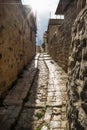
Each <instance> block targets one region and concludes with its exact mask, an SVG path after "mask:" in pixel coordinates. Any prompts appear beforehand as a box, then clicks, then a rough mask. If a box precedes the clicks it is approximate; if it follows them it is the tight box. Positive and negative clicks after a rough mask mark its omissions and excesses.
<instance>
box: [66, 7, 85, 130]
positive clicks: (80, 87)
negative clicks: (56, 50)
mask: <svg viewBox="0 0 87 130" xmlns="http://www.w3.org/2000/svg"><path fill="white" fill-rule="evenodd" d="M70 52H71V54H70V57H69V70H68V85H67V92H68V97H69V100H68V119H69V124H70V129H69V130H87V6H86V7H85V8H84V9H83V10H82V11H81V12H80V14H79V16H78V17H77V19H76V21H75V23H74V25H73V28H72V44H71V49H70Z"/></svg>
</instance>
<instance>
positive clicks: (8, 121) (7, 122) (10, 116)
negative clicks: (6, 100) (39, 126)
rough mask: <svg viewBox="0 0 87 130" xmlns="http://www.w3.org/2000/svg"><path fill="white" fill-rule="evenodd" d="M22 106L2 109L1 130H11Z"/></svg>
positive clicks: (0, 113) (0, 116) (0, 110)
mask: <svg viewBox="0 0 87 130" xmlns="http://www.w3.org/2000/svg"><path fill="white" fill-rule="evenodd" d="M20 111H21V106H10V107H7V108H2V109H0V130H10V129H11V128H12V127H13V125H14V124H15V121H16V120H17V118H18V116H19V114H20Z"/></svg>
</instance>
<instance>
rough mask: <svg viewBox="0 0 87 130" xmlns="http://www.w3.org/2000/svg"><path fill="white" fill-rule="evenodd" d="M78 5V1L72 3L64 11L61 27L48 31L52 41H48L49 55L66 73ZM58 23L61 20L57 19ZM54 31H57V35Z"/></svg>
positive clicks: (57, 26) (52, 27)
mask: <svg viewBox="0 0 87 130" xmlns="http://www.w3.org/2000/svg"><path fill="white" fill-rule="evenodd" d="M66 2H67V0H66ZM76 3H77V1H76V0H73V1H71V3H70V4H69V6H68V7H67V9H66V10H65V11H64V19H63V20H61V22H59V25H58V24H57V25H55V28H54V25H51V27H50V28H49V30H48V39H50V41H49V40H48V51H49V54H50V55H51V56H52V58H53V59H54V60H55V61H56V62H57V63H58V65H60V66H61V67H62V68H63V69H64V70H65V71H67V69H68V58H69V49H70V43H71V28H72V24H73V23H74V20H75V18H76V9H77V8H76V7H77V4H76ZM72 12H73V13H72ZM57 21H60V19H57ZM52 29H55V32H56V33H55V32H54V30H52ZM50 31H51V32H53V33H51V35H49V33H50Z"/></svg>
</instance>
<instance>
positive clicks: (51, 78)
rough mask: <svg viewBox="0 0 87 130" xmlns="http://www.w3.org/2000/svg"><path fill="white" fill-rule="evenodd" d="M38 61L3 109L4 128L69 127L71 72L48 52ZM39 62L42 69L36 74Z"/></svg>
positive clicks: (55, 129)
mask: <svg viewBox="0 0 87 130" xmlns="http://www.w3.org/2000/svg"><path fill="white" fill-rule="evenodd" d="M34 61H35V62H34V64H32V66H31V67H28V68H27V69H26V71H25V72H24V74H23V75H22V78H21V79H19V80H18V82H17V85H18V87H17V86H16V87H13V89H12V90H11V91H10V92H9V93H8V95H7V97H6V99H5V101H4V104H5V106H4V107H3V108H2V109H0V120H1V119H2V121H1V123H0V126H1V128H4V129H0V130H67V124H68V123H67V118H66V102H67V96H66V81H67V75H66V73H65V72H64V71H63V70H62V68H61V67H60V66H58V65H57V64H56V63H55V62H54V61H53V60H52V59H51V57H50V56H49V55H47V54H40V56H39V60H38V58H37V57H36V58H35V59H34ZM35 64H37V65H38V72H37V74H36V75H35V77H34V76H33V74H34V73H35V71H36V68H37V67H36V66H37V65H35ZM33 66H34V67H33ZM33 68H34V69H33ZM29 73H30V74H31V75H30V74H29ZM33 78H34V80H33V83H32V79H33ZM29 86H31V87H29ZM29 90H30V91H29ZM25 99H26V100H25ZM4 123H5V124H6V127H5V126H4ZM7 124H8V125H7ZM13 126H15V127H13ZM13 128H14V129H13Z"/></svg>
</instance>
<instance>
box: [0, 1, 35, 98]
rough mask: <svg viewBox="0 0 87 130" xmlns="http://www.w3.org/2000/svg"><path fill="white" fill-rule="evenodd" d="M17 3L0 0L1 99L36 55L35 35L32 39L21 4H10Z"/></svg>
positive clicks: (33, 34)
mask: <svg viewBox="0 0 87 130" xmlns="http://www.w3.org/2000/svg"><path fill="white" fill-rule="evenodd" d="M15 1H16V2H19V0H13V1H10V0H8V1H7V0H4V1H2V0H0V97H2V95H3V94H4V93H5V92H6V91H7V90H8V89H9V87H10V85H11V84H12V82H13V81H14V80H16V79H17V75H18V74H19V73H20V72H21V70H22V69H23V67H24V66H25V65H26V64H27V63H28V62H29V61H30V60H31V59H32V58H33V56H34V55H35V33H34V31H32V39H31V34H30V33H31V30H30V25H29V20H28V19H27V15H26V13H25V10H24V7H23V6H22V4H21V2H20V3H18V4H16V3H14V4H12V3H11V4H8V2H15ZM2 2H4V3H2ZM5 2H6V4H5ZM25 8H26V7H25Z"/></svg>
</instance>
